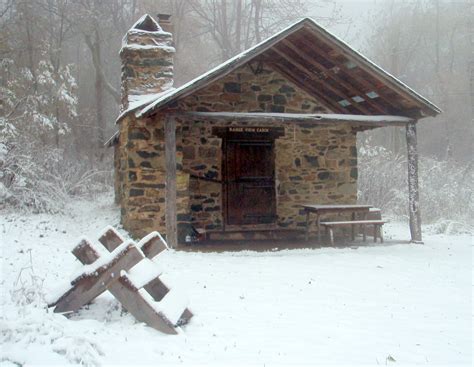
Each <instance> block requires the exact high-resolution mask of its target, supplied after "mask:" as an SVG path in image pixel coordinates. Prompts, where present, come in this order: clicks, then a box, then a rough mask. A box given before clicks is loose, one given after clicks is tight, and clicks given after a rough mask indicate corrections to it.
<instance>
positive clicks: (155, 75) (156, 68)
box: [120, 15, 175, 111]
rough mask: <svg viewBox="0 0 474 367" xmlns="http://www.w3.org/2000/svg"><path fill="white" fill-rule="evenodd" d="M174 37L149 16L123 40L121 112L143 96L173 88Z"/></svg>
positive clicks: (134, 26) (135, 25) (143, 18)
mask: <svg viewBox="0 0 474 367" xmlns="http://www.w3.org/2000/svg"><path fill="white" fill-rule="evenodd" d="M174 53H175V49H174V47H173V37H172V35H171V33H168V32H164V31H163V30H162V29H161V27H160V26H159V24H158V23H157V22H156V21H155V20H153V18H151V17H150V16H149V15H145V16H143V17H142V18H140V19H139V20H138V21H137V22H136V23H135V24H134V25H133V27H132V28H131V29H130V30H129V31H128V32H127V33H126V35H125V37H124V39H123V45H122V49H121V50H120V58H121V60H122V84H121V85H122V111H124V110H127V109H128V108H129V107H131V106H130V105H131V104H133V102H137V101H139V100H140V98H143V96H147V95H150V94H157V93H160V92H163V91H165V90H167V89H169V88H170V87H172V86H173V55H174Z"/></svg>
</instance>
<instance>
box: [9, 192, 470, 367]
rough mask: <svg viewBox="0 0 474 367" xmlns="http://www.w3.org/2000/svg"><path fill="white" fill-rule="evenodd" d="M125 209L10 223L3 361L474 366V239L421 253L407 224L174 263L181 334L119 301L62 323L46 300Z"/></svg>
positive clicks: (107, 207) (443, 239)
mask: <svg viewBox="0 0 474 367" xmlns="http://www.w3.org/2000/svg"><path fill="white" fill-rule="evenodd" d="M111 201H112V200H111V198H110V197H105V198H102V200H97V201H96V202H94V203H92V202H76V203H71V206H70V210H68V211H67V214H65V215H45V214H43V215H18V214H5V213H4V214H0V241H1V264H2V272H1V274H2V278H1V289H2V298H1V301H0V302H1V307H2V310H1V311H2V312H1V320H0V329H1V336H0V343H1V349H0V363H2V364H5V365H9V364H11V365H15V363H16V364H24V363H27V364H47V365H52V364H77V363H83V364H86V365H102V364H104V365H105V364H125V365H127V364H128V365H132V364H133V365H140V364H154V365H163V364H183V365H195V364H213V365H219V366H223V365H249V364H252V365H260V366H261V365H264V364H265V365H267V366H268V365H275V364H288V365H295V364H303V363H305V364H317V365H322V364H332V365H355V364H358V365H377V364H382V365H386V364H389V365H390V364H391V365H408V364H421V365H434V364H437V365H440V364H441V365H447V366H452V365H455V364H464V365H471V362H472V334H471V333H472V298H471V297H472V246H473V243H472V237H471V236H468V235H458V236H443V235H425V242H426V243H425V245H423V246H420V245H408V244H406V243H402V241H403V240H406V239H407V238H408V231H407V229H406V225H402V224H398V223H392V224H388V225H386V227H387V228H386V238H387V241H386V242H387V243H386V244H385V245H383V246H381V245H379V244H378V245H377V246H374V245H373V243H371V242H368V243H367V245H364V246H359V247H358V248H357V249H351V248H343V249H336V248H323V249H299V250H283V251H273V252H252V251H242V252H234V253H229V252H224V253H191V252H177V251H168V252H167V253H165V254H161V255H160V257H159V258H160V263H162V264H161V266H162V267H163V272H164V273H163V275H162V279H163V280H164V281H165V282H166V284H168V285H169V286H170V287H171V288H172V289H176V290H179V291H182V292H184V293H185V294H187V296H188V298H189V307H190V309H191V310H192V311H193V313H194V314H195V316H194V318H193V319H192V320H191V323H190V324H189V325H187V326H185V327H184V328H183V332H182V333H181V334H180V335H177V336H169V335H164V334H162V333H160V332H158V331H155V330H154V329H151V328H149V327H147V326H145V325H143V324H140V323H137V322H136V321H135V319H134V318H133V317H132V316H130V315H129V314H127V313H122V311H121V307H120V305H119V303H118V302H117V301H116V300H115V299H114V298H113V297H112V296H111V295H110V294H108V293H107V294H103V295H101V296H100V297H98V298H97V299H96V301H95V302H94V303H93V304H91V305H90V306H88V307H86V308H84V309H83V310H81V311H80V312H78V313H77V314H74V315H71V316H70V317H69V318H66V317H64V316H62V315H57V314H53V313H52V312H51V310H47V309H45V308H44V303H42V302H41V301H38V297H37V295H38V294H40V293H41V292H42V293H48V292H50V290H51V289H53V288H54V287H55V286H56V285H57V283H59V282H60V281H61V280H63V279H66V278H68V276H69V275H70V274H72V273H73V272H74V271H75V270H76V269H77V268H78V267H79V262H78V261H76V260H74V256H73V255H72V254H70V253H69V251H70V249H71V248H72V247H73V246H74V245H75V244H76V242H77V239H78V238H79V237H80V236H83V235H86V236H88V237H89V238H91V239H97V234H99V233H100V231H101V230H102V228H103V227H105V226H106V225H107V224H112V225H114V226H117V223H118V209H117V208H116V207H114V206H112V205H111V204H109V203H110V202H111ZM397 240H401V241H398V242H397ZM30 255H31V260H32V269H33V272H34V276H36V277H37V278H34V279H37V282H36V283H34V285H33V286H32V285H31V279H32V277H31V275H32V271H31V269H29V268H28V267H29V266H30V265H31V264H30ZM21 269H23V270H21ZM22 284H23V286H22ZM41 284H42V286H41ZM25 296H29V297H30V298H32V299H33V300H35V299H36V300H37V301H35V302H33V303H28V302H25V300H24V299H25V298H24V297H25ZM392 358H393V359H394V360H395V362H394V361H392Z"/></svg>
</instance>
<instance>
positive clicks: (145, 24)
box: [132, 14, 161, 32]
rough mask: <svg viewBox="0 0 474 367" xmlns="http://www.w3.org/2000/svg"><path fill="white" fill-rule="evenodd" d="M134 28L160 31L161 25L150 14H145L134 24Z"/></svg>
mask: <svg viewBox="0 0 474 367" xmlns="http://www.w3.org/2000/svg"><path fill="white" fill-rule="evenodd" d="M132 29H138V30H141V31H147V32H160V31H161V27H160V25H159V24H158V23H157V22H156V20H154V19H153V18H152V17H151V16H150V15H149V14H145V15H144V16H142V17H141V18H140V19H138V20H137V22H136V23H135V24H134V25H133V27H132Z"/></svg>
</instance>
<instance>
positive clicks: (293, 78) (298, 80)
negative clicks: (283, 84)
mask: <svg viewBox="0 0 474 367" xmlns="http://www.w3.org/2000/svg"><path fill="white" fill-rule="evenodd" d="M272 67H273V68H274V69H275V70H276V71H278V72H279V73H280V74H282V75H283V76H284V77H286V78H288V80H289V81H290V82H292V83H294V84H295V85H297V86H298V88H300V89H302V90H304V91H305V92H306V93H308V94H310V95H314V96H316V97H317V98H318V100H319V101H320V102H321V104H323V105H324V106H325V107H326V108H329V109H330V110H332V111H334V112H341V113H346V112H347V111H346V110H344V109H343V108H342V106H340V105H339V104H338V103H336V102H334V101H332V100H331V99H329V98H327V97H326V96H325V95H324V94H322V93H321V92H320V91H318V90H317V89H316V88H313V86H312V85H310V83H308V82H307V81H310V80H311V79H310V78H309V77H308V76H306V75H305V74H304V77H303V78H302V77H299V76H297V75H296V73H295V72H293V73H290V72H289V71H288V69H287V68H284V67H283V66H282V65H281V64H280V63H275V62H274V63H273V64H272Z"/></svg>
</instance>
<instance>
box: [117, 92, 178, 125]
mask: <svg viewBox="0 0 474 367" xmlns="http://www.w3.org/2000/svg"><path fill="white" fill-rule="evenodd" d="M174 90H176V88H174V87H170V88H168V89H166V90H165V91H163V92H160V93H152V94H131V95H129V96H128V98H129V104H128V108H127V109H126V110H124V111H122V113H120V115H119V116H118V117H117V120H116V122H119V121H120V120H121V119H122V118H124V117H125V116H126V115H127V114H128V113H130V112H132V111H135V110H137V109H139V108H140V107H143V106H146V105H148V104H149V103H151V102H153V101H156V100H158V99H160V98H161V97H163V96H165V95H167V94H170V93H171V92H173V91H174Z"/></svg>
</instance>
